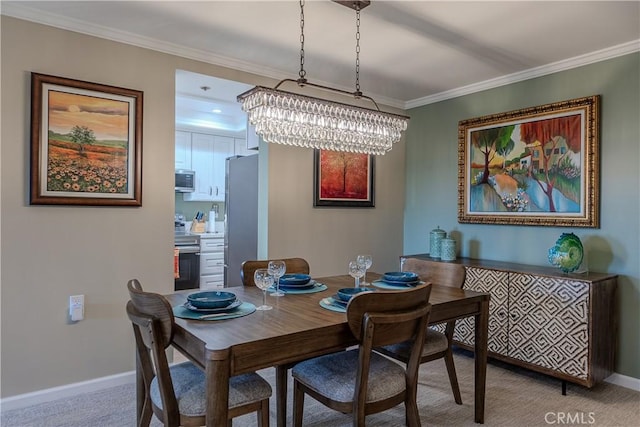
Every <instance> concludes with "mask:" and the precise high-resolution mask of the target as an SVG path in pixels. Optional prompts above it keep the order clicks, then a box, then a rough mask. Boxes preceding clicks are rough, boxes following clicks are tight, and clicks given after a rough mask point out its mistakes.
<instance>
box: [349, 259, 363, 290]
mask: <svg viewBox="0 0 640 427" xmlns="http://www.w3.org/2000/svg"><path fill="white" fill-rule="evenodd" d="M364 270H365V269H364V265H362V264H359V263H358V261H349V275H350V276H351V277H353V278H354V279H355V282H356V283H355V287H356V288H359V287H360V278H361V277H362V276H364Z"/></svg>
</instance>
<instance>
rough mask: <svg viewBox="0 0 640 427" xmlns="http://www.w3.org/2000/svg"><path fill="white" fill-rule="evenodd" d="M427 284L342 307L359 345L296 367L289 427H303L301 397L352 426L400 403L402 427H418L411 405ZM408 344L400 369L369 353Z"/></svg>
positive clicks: (426, 315) (424, 323) (360, 298)
mask: <svg viewBox="0 0 640 427" xmlns="http://www.w3.org/2000/svg"><path fill="white" fill-rule="evenodd" d="M430 293H431V285H430V284H428V285H423V286H419V287H416V288H414V289H411V290H405V291H392V292H363V293H361V294H358V295H356V296H354V297H352V298H351V300H350V301H349V304H348V305H347V322H348V324H349V329H350V331H351V333H352V334H353V336H354V337H355V338H356V340H357V341H358V346H357V348H355V349H350V350H346V351H341V352H338V353H332V354H328V355H324V356H319V357H316V358H313V359H308V360H305V361H304V362H300V363H298V364H296V365H295V366H294V367H293V369H292V370H291V374H292V376H293V425H294V426H296V427H299V426H301V425H302V419H303V409H304V396H305V394H308V395H310V396H311V397H313V398H314V399H315V400H317V401H319V402H320V403H322V404H323V405H325V406H327V407H329V408H331V409H334V410H337V411H340V412H342V413H350V414H352V417H353V425H354V426H364V425H365V416H366V415H369V414H373V413H377V412H382V411H385V410H387V409H389V408H392V407H394V406H396V405H399V404H400V403H403V402H404V406H405V422H406V424H407V425H408V426H412V427H413V426H419V425H420V416H419V414H418V407H417V404H416V390H417V383H418V368H419V366H420V364H419V358H420V353H421V350H422V345H423V343H424V336H425V331H426V329H427V322H428V320H429V314H430V313H431V304H429V303H428V300H429V294H430ZM402 341H408V342H411V343H414V342H415V343H416V345H414V346H410V347H412V349H411V350H410V356H409V363H407V364H406V365H404V366H403V365H401V364H399V363H397V362H395V361H393V360H391V359H388V358H386V357H384V356H381V355H380V354H378V353H376V352H374V351H373V348H374V347H378V346H384V345H389V344H393V343H396V342H402Z"/></svg>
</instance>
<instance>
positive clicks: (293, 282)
mask: <svg viewBox="0 0 640 427" xmlns="http://www.w3.org/2000/svg"><path fill="white" fill-rule="evenodd" d="M310 281H311V276H309V275H308V274H285V275H284V276H282V277H281V278H280V280H279V282H280V286H290V287H293V286H304V285H308V284H309V282H310Z"/></svg>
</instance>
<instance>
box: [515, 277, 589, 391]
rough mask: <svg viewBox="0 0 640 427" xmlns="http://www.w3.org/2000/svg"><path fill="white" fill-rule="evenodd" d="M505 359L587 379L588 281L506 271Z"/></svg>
mask: <svg viewBox="0 0 640 427" xmlns="http://www.w3.org/2000/svg"><path fill="white" fill-rule="evenodd" d="M509 299H510V303H509V316H508V317H509V327H508V330H509V334H508V335H509V344H508V352H507V353H506V354H507V355H508V356H509V357H512V358H514V359H518V360H522V361H523V362H528V363H533V364H535V365H537V366H540V367H543V368H548V369H553V370H555V371H559V372H562V373H565V374H567V375H571V376H574V377H577V378H581V379H583V380H586V379H587V374H588V356H589V353H588V351H589V349H588V346H587V345H585V343H587V342H589V330H588V321H589V284H588V283H585V282H579V281H571V280H563V279H558V278H557V277H545V276H535V275H531V274H521V273H509Z"/></svg>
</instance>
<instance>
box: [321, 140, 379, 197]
mask: <svg viewBox="0 0 640 427" xmlns="http://www.w3.org/2000/svg"><path fill="white" fill-rule="evenodd" d="M313 166H314V167H313V171H314V184H313V185H314V194H315V196H314V202H313V206H332V207H366V208H372V207H374V206H375V204H374V198H373V195H374V188H373V186H374V157H373V155H370V154H361V153H346V152H343V151H329V150H315V151H314V165H313Z"/></svg>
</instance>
